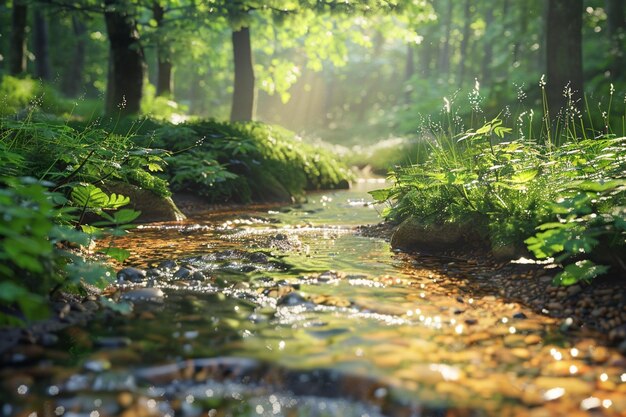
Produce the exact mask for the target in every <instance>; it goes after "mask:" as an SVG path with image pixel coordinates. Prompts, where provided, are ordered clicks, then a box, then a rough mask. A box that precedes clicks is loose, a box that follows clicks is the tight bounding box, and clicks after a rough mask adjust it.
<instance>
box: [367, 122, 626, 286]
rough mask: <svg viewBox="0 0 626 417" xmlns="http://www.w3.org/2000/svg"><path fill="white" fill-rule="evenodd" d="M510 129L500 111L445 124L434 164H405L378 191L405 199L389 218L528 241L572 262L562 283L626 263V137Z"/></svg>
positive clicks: (540, 253)
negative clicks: (473, 125)
mask: <svg viewBox="0 0 626 417" xmlns="http://www.w3.org/2000/svg"><path fill="white" fill-rule="evenodd" d="M510 132H511V129H508V128H504V127H503V126H502V122H501V121H500V120H499V119H498V118H496V119H494V120H492V121H490V122H488V123H486V124H485V125H484V126H483V127H481V128H480V129H478V130H476V131H473V130H472V131H469V132H467V133H465V134H463V135H460V136H458V137H454V138H452V137H450V136H449V135H446V134H444V133H441V132H440V133H439V135H438V136H437V140H436V141H435V142H434V143H433V144H432V146H431V151H430V154H429V156H428V158H427V159H426V160H425V162H423V163H419V164H414V165H411V166H408V167H402V168H398V169H396V170H395V171H394V172H393V173H392V174H391V178H392V179H393V180H394V182H395V185H394V186H393V187H392V188H390V189H386V190H378V191H376V192H373V193H372V194H373V196H374V197H375V198H377V199H378V200H381V201H382V200H388V199H393V200H395V201H396V202H395V204H394V205H393V206H392V207H391V208H390V209H389V210H387V212H386V215H387V217H389V218H395V219H398V220H401V219H403V218H405V217H408V216H416V217H418V218H421V219H423V220H424V221H426V222H433V223H443V222H453V223H455V222H459V223H462V222H465V221H468V220H471V221H473V222H474V224H475V225H476V226H477V227H479V228H482V229H484V230H485V231H486V234H487V235H488V236H489V237H490V241H491V244H492V246H493V247H494V248H497V247H501V246H507V245H520V244H521V243H522V242H524V241H525V242H526V243H527V244H528V248H529V249H530V250H531V251H532V252H533V253H534V254H535V256H537V257H539V258H547V257H552V256H554V257H555V258H556V261H557V262H562V263H563V265H564V270H563V272H561V273H559V274H558V275H557V276H556V282H558V283H560V284H565V285H569V284H572V283H575V282H578V281H580V280H583V281H587V280H590V279H592V278H593V277H595V276H597V275H599V274H602V273H605V272H607V271H608V270H609V267H610V266H611V265H612V266H613V268H614V269H619V268H622V269H623V270H625V271H626V267H624V264H623V259H624V255H626V229H625V225H626V223H625V222H624V212H625V206H626V199H625V190H626V180H625V178H626V139H624V138H612V137H603V138H599V139H587V140H575V141H571V142H569V143H567V144H565V145H564V146H562V147H554V146H553V145H551V144H550V143H549V142H548V143H547V144H543V145H542V144H538V143H537V142H535V141H530V140H506V141H505V140H504V138H505V135H506V134H509V133H510ZM605 254H609V255H610V256H608V257H607V256H603V255H605ZM596 262H606V263H608V265H602V264H600V265H598V264H596Z"/></svg>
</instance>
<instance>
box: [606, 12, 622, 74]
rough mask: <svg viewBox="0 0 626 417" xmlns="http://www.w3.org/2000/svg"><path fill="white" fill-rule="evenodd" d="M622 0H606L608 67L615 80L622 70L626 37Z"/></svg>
mask: <svg viewBox="0 0 626 417" xmlns="http://www.w3.org/2000/svg"><path fill="white" fill-rule="evenodd" d="M625 9H626V8H625V7H624V0H606V13H607V20H608V34H609V38H610V40H611V50H610V53H609V56H610V57H611V63H610V65H609V69H610V71H611V78H612V79H613V80H617V79H619V78H620V77H621V75H622V74H623V72H624V69H623V67H624V65H626V60H625V59H624V39H625V38H626V15H625V14H624V10H625Z"/></svg>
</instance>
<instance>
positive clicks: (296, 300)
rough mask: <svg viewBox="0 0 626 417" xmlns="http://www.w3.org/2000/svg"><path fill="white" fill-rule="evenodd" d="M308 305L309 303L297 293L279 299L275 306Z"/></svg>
mask: <svg viewBox="0 0 626 417" xmlns="http://www.w3.org/2000/svg"><path fill="white" fill-rule="evenodd" d="M308 303H309V302H308V301H307V300H306V299H305V298H304V297H302V296H301V295H300V294H298V293H297V292H290V293H289V294H286V295H284V296H282V297H280V298H279V299H278V302H277V303H276V304H277V305H279V306H297V305H302V304H308Z"/></svg>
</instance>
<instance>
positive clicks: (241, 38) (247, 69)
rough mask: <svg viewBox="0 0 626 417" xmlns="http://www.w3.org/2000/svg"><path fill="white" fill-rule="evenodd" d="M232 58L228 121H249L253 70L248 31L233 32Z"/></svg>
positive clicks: (252, 111)
mask: <svg viewBox="0 0 626 417" xmlns="http://www.w3.org/2000/svg"><path fill="white" fill-rule="evenodd" d="M232 42H233V56H234V60H235V89H234V92H233V104H232V108H231V112H230V121H231V122H237V121H250V120H252V118H253V116H254V69H253V67H252V49H251V47H250V29H249V28H247V27H244V28H241V29H239V30H237V31H233V34H232Z"/></svg>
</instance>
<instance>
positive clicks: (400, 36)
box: [0, 0, 626, 139]
mask: <svg viewBox="0 0 626 417" xmlns="http://www.w3.org/2000/svg"><path fill="white" fill-rule="evenodd" d="M0 8H1V10H2V14H1V15H0V16H1V17H0V19H1V20H2V21H1V22H0V23H1V26H2V27H3V28H5V30H3V31H2V34H1V36H0V56H1V57H2V58H1V60H0V71H1V73H2V74H5V75H14V76H16V75H17V76H21V77H24V76H27V77H28V76H30V77H31V78H33V79H39V80H42V81H43V82H44V83H45V84H46V85H50V86H54V88H55V89H57V90H59V91H60V92H61V95H62V96H64V97H68V98H79V99H80V100H81V102H92V103H95V104H93V106H95V109H94V107H93V106H91V107H89V106H86V107H89V109H90V110H91V111H92V112H93V111H95V113H96V114H101V113H106V114H118V113H121V114H138V113H140V112H143V113H151V114H153V115H157V116H158V113H161V114H164V115H165V116H169V117H170V118H171V117H172V116H173V115H174V114H176V115H179V116H182V117H183V118H185V117H188V115H194V116H200V117H213V118H217V119H228V118H230V119H232V120H251V119H257V120H261V121H266V122H270V123H280V124H283V125H285V126H286V127H288V128H291V129H294V130H297V131H303V130H306V131H325V132H326V133H327V134H328V136H329V137H330V138H331V139H333V138H335V137H337V136H340V135H341V133H340V132H342V131H343V129H341V128H345V127H348V126H354V125H359V126H364V127H365V129H363V130H364V131H365V132H366V133H362V132H361V133H362V135H363V136H367V133H369V134H370V135H377V136H382V137H384V136H388V135H392V134H393V135H398V134H405V133H409V132H414V131H415V129H416V125H417V124H418V120H419V115H423V116H427V115H431V114H433V113H436V112H437V111H439V110H441V109H442V108H443V105H444V103H445V102H444V101H443V99H444V98H446V100H448V102H450V103H452V104H453V105H454V104H456V105H458V107H459V108H460V113H462V114H461V115H462V116H463V117H465V116H467V115H468V114H470V113H471V112H472V111H473V110H472V109H474V110H475V109H477V108H480V110H481V111H485V112H486V113H488V114H489V115H493V114H494V113H498V112H499V111H501V110H503V109H504V108H505V107H506V106H513V105H516V104H515V103H517V105H518V106H524V107H527V108H530V107H538V108H539V109H541V105H540V103H541V99H542V97H541V95H542V93H541V88H540V83H543V82H545V83H546V93H547V101H548V104H549V105H550V107H551V108H553V113H557V112H558V111H559V110H560V109H561V108H564V107H566V106H567V101H568V99H569V100H570V101H572V102H573V104H574V108H576V109H577V110H583V107H588V108H589V109H590V110H591V112H592V113H594V114H597V115H601V114H602V111H604V109H605V107H606V105H607V102H608V100H609V99H611V98H613V96H615V97H616V99H615V100H613V105H612V108H611V110H612V111H613V112H614V113H616V114H621V113H622V110H623V104H624V103H623V102H624V99H623V97H624V91H625V90H624V86H625V85H626V83H625V82H624V77H626V75H624V71H623V70H622V68H623V67H624V42H625V40H624V32H625V28H626V23H625V17H624V15H625V12H624V8H625V7H624V5H623V3H622V2H621V1H620V0H606V1H602V0H597V1H585V2H583V1H582V0H576V1H567V0H560V1H559V0H550V1H547V0H530V1H525V2H513V1H510V0H497V1H490V2H481V1H477V0H463V1H456V2H455V1H452V0H432V1H426V0H404V1H401V0H396V1H392V0H388V1H383V0H361V1H352V2H347V1H332V0H328V1H313V0H299V1H297V0H289V1H252V0H250V1H244V0H232V1H227V0H219V1H218V0H215V1H205V2H194V1H186V0H155V1H122V0H105V1H103V2H101V1H92V0H81V1H69V0H41V1H34V0H15V1H4V2H2V3H1V4H0ZM8 29H10V30H8ZM5 82H6V81H5ZM5 88H9V87H5ZM583 92H584V93H585V94H586V97H587V98H586V101H585V100H583ZM568 94H569V98H568V97H566V96H568ZM617 98H619V99H617ZM3 100H5V101H6V100H8V99H7V98H4V99H3ZM583 101H585V103H583ZM598 107H600V108H601V109H602V110H599V109H598ZM486 117H487V116H485V117H483V119H486ZM596 117H597V116H596ZM600 122H601V121H600ZM337 129H339V130H337ZM338 132H339V134H337V133H338ZM372 132H373V133H372ZM354 136H356V137H357V138H358V137H360V136H361V135H360V134H359V133H358V132H357V133H355V134H354Z"/></svg>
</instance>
